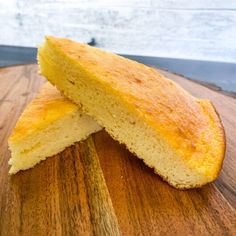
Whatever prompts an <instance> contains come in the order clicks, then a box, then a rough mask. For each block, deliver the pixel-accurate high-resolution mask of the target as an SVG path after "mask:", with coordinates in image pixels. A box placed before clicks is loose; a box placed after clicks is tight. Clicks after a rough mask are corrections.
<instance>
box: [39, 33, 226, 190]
mask: <svg viewBox="0 0 236 236" xmlns="http://www.w3.org/2000/svg"><path fill="white" fill-rule="evenodd" d="M38 61H39V65H40V70H41V73H42V74H43V75H44V76H45V77H46V78H47V79H48V80H49V81H50V82H51V83H52V84H55V85H56V86H57V88H58V89H59V90H60V91H62V92H63V93H64V94H65V95H66V96H67V97H68V98H69V99H71V100H72V101H73V102H75V103H76V104H78V105H81V106H82V109H83V111H84V112H85V113H87V114H89V115H90V116H92V117H93V118H94V119H95V120H96V121H97V122H98V123H99V124H100V125H101V126H103V127H105V129H106V130H107V131H108V132H109V133H110V135H111V136H112V137H113V138H114V139H116V140H118V141H119V142H120V143H124V144H125V145H126V146H127V148H128V149H129V150H130V151H131V152H133V153H135V154H136V155H137V156H138V157H139V158H141V159H143V161H144V162H145V163H146V164H147V165H148V166H150V167H152V168H154V170H155V172H156V173H158V174H159V175H160V176H162V177H163V179H165V180H166V181H167V182H169V183H170V184H171V185H173V186H175V187H177V188H193V187H199V186H202V185H204V184H206V183H208V182H211V181H213V180H214V179H215V178H216V177H217V175H218V173H219V171H220V168H221V165H222V162H223V159H224V152H225V137H224V129H223V126H222V123H221V121H220V118H219V116H218V115H217V113H216V111H215V109H214V107H213V105H212V103H211V102H210V101H208V100H200V99H197V98H195V97H193V96H192V95H190V94H189V93H188V92H187V91H185V90H184V89H182V88H181V87H180V86H179V85H177V84H176V83H174V82H173V81H171V80H169V79H167V78H165V77H164V76H163V75H162V74H160V73H159V72H158V71H157V70H155V69H154V68H151V67H148V66H145V65H143V64H140V63H138V62H135V61H132V60H129V59H126V58H124V57H121V56H118V55H115V54H112V53H109V52H106V51H103V50H101V49H98V48H94V47H90V46H88V45H84V44H81V43H77V42H73V41H71V40H69V39H61V38H55V37H52V36H47V37H46V39H45V42H44V44H43V45H42V46H41V47H40V48H39V50H38Z"/></svg>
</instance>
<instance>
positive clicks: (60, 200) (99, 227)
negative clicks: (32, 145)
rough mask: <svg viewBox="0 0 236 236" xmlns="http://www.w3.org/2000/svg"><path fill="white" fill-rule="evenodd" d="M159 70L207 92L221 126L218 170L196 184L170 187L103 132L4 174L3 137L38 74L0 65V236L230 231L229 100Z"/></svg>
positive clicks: (233, 225) (234, 228) (235, 127)
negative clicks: (223, 149)
mask: <svg viewBox="0 0 236 236" xmlns="http://www.w3.org/2000/svg"><path fill="white" fill-rule="evenodd" d="M163 73H165V74H166V75H167V77H169V78H170V79H173V80H175V81H176V82H178V83H179V84H181V86H183V87H185V88H186V89H187V90H188V91H190V92H191V93H192V94H193V95H195V96H197V97H204V98H209V99H211V100H212V101H213V103H214V105H215V106H216V107H217V110H218V111H219V113H220V115H221V117H222V120H223V123H224V126H225V129H226V136H227V154H226V158H225V162H224V166H223V169H222V172H221V174H220V176H219V178H218V179H217V181H215V183H213V184H209V185H207V186H204V187H203V188H201V189H195V190H188V191H180V190H176V189H174V188H172V187H170V186H169V185H167V184H166V183H165V182H163V181H162V180H161V179H160V178H159V177H158V176H157V175H155V174H154V173H153V171H152V169H150V168H148V167H146V166H145V165H144V164H143V163H142V161H140V160H139V159H137V158H136V157H134V156H133V155H132V154H130V153H129V152H128V151H127V150H126V149H125V147H124V146H123V145H120V144H118V143H117V142H116V141H114V140H113V139H111V138H110V136H109V135H108V134H107V133H106V132H105V131H101V132H99V133H97V134H95V135H94V136H93V137H94V138H93V139H92V138H90V139H88V140H86V141H85V142H82V143H80V144H76V145H75V146H72V147H70V148H67V149H66V150H65V151H64V152H62V153H61V154H59V155H57V156H56V157H52V158H48V159H47V160H46V161H44V162H42V163H40V164H39V165H37V166H36V167H35V168H33V169H31V170H27V171H23V172H20V173H18V174H17V175H15V176H12V177H10V176H8V174H7V172H8V164H7V162H8V159H9V155H10V153H9V151H8V149H7V137H8V135H9V134H10V132H11V129H12V128H13V126H14V125H15V122H16V120H17V118H18V117H19V115H20V113H21V112H22V110H23V109H24V107H25V106H26V104H27V103H28V102H29V101H30V100H31V99H32V97H33V96H34V95H35V94H36V92H37V90H38V89H39V87H40V85H41V84H42V83H43V82H44V79H42V78H41V77H40V76H39V75H38V74H37V66H36V65H27V66H17V67H9V68H5V69H0V157H1V158H0V173H1V175H0V235H20V234H21V235H46V234H49V235H78V234H80V235H91V234H94V235H119V234H120V231H121V233H122V234H123V235H173V234H177V235H214V234H215V235H235V234H236V221H235V219H236V213H235V206H236V196H235V189H236V184H235V180H236V173H235V168H236V160H235V158H234V157H235V155H236V150H235V147H236V139H235V137H236V118H235V117H236V100H235V99H233V98H231V97H228V96H225V95H222V94H220V93H218V92H216V91H212V90H210V89H208V88H205V87H204V86H202V85H199V84H196V83H194V82H192V81H189V80H187V79H185V78H183V77H181V76H177V75H173V74H170V73H168V72H163ZM93 140H94V142H95V146H94V144H93ZM98 159H99V161H98ZM99 162H100V164H101V168H100V164H99ZM103 175H104V177H105V179H104V177H103ZM119 230H120V231H119Z"/></svg>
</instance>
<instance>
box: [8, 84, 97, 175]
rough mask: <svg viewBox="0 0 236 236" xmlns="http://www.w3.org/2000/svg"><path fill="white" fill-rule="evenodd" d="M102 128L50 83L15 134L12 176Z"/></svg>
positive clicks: (22, 119)
mask: <svg viewBox="0 0 236 236" xmlns="http://www.w3.org/2000/svg"><path fill="white" fill-rule="evenodd" d="M100 129H101V127H100V126H99V125H98V124H97V123H96V122H95V121H94V120H93V119H92V118H91V117H89V116H88V115H85V114H83V113H82V112H81V109H80V108H79V106H76V105H75V104H73V103H72V102H71V101H69V100H68V99H66V98H65V97H64V96H62V95H61V94H60V92H59V91H58V90H57V89H56V88H55V87H54V86H52V85H51V84H50V83H48V82H47V83H46V84H45V85H44V86H43V88H42V89H41V91H40V92H39V94H38V96H37V97H36V98H35V99H34V100H33V101H32V102H31V103H30V104H29V105H28V106H27V107H26V109H25V111H24V112H23V113H22V115H21V117H20V118H19V120H18V122H17V124H16V127H15V128H14V130H13V133H12V134H11V136H10V138H9V140H8V144H9V148H10V150H11V154H12V155H11V159H10V161H9V164H10V165H11V168H10V171H9V173H10V174H15V173H17V172H18V171H20V170H26V169H29V168H31V167H33V166H35V165H36V164H37V163H39V162H40V161H42V160H45V159H46V158H47V157H49V156H52V155H55V154H57V153H59V152H61V151H62V150H63V149H65V148H66V147H68V146H70V145H72V144H74V143H75V142H77V141H80V140H82V139H85V138H87V137H88V136H89V135H90V134H91V133H94V132H96V131H98V130H100Z"/></svg>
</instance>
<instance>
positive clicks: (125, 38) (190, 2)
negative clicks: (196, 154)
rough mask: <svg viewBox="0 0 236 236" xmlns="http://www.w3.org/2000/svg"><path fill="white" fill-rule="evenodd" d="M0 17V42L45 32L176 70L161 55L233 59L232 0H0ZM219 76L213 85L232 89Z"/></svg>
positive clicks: (235, 14) (31, 39)
mask: <svg viewBox="0 0 236 236" xmlns="http://www.w3.org/2000/svg"><path fill="white" fill-rule="evenodd" d="M0 22H1V27H0V45H15V46H27V47H36V46H37V45H38V44H39V43H41V42H42V39H43V37H44V35H47V34H48V35H55V36H60V37H69V38H71V39H74V40H78V41H81V42H84V43H89V44H91V45H94V46H96V47H101V48H104V49H107V50H109V51H113V52H116V53H119V54H126V55H139V56H151V57H158V58H162V60H159V64H160V65H161V66H164V67H166V68H168V69H171V70H174V71H175V72H180V73H182V70H180V71H179V69H178V68H179V67H178V66H177V64H178V63H180V62H181V61H177V62H175V63H174V64H173V63H172V61H171V60H170V61H166V60H165V58H170V59H171V58H175V59H187V60H197V61H208V62H209V61H210V62H221V63H225V62H226V63H236V1H235V0H198V1H195V0H113V1H111V0H68V1H67V0H55V1H54V0H31V1H29V0H0ZM0 53H1V52H0ZM0 56H1V55H0ZM138 60H139V58H138ZM164 62H165V63H164ZM163 63H164V64H163ZM170 63H171V66H170ZM176 63H177V64H176ZM151 64H152V63H151ZM204 65H205V66H206V67H208V65H209V64H208V65H207V64H204ZM215 65H217V67H218V64H215ZM169 67H170V68H169ZM182 67H183V66H182ZM184 67H185V70H187V72H188V64H185V66H184ZM198 67H199V65H198ZM232 70H233V72H235V71H236V69H235V65H234V67H233V69H232V68H231V69H230V71H229V72H230V73H231V72H232ZM183 73H184V74H186V73H185V72H183ZM219 73H220V72H219ZM186 75H187V76H190V77H193V78H194V76H195V75H193V74H191V73H190V74H189V73H187V74H186ZM217 75H218V74H217V73H216V77H217ZM222 76H223V75H222ZM222 76H221V77H220V78H218V79H217V78H215V80H216V81H217V80H219V81H218V82H217V84H219V83H220V84H219V85H220V86H222V87H223V88H225V89H227V90H234V89H232V88H234V87H235V90H236V82H235V81H234V79H233V78H232V80H231V84H227V83H228V82H227V81H226V79H225V78H222ZM195 77H196V76H195ZM206 77H207V76H206ZM223 77H224V76H223ZM226 77H227V75H226ZM197 79H198V78H197ZM200 80H210V82H212V79H211V78H210V79H209V78H203V79H202V78H200ZM213 82H214V80H213Z"/></svg>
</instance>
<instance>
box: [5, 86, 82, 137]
mask: <svg viewBox="0 0 236 236" xmlns="http://www.w3.org/2000/svg"><path fill="white" fill-rule="evenodd" d="M77 110H78V106H76V105H75V104H73V103H72V102H71V101H69V100H68V99H67V98H65V97H64V96H62V95H61V93H60V92H59V91H58V90H57V89H56V88H55V87H54V86H52V85H51V84H50V83H49V82H47V83H45V84H44V85H43V87H42V89H41V90H40V92H39V94H38V95H37V97H36V98H35V99H34V100H33V101H31V103H30V104H29V105H28V106H27V107H26V109H25V110H24V112H23V113H22V115H21V117H20V118H19V120H18V122H17V124H16V127H15V128H14V130H13V132H12V134H11V136H10V138H9V141H10V142H11V141H16V140H18V139H22V138H23V137H25V136H27V135H29V134H31V133H33V132H37V130H39V129H42V128H44V127H46V126H47V125H48V124H50V123H51V122H53V121H55V120H57V119H58V118H61V117H63V116H65V115H66V114H68V113H71V112H75V111H77Z"/></svg>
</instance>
